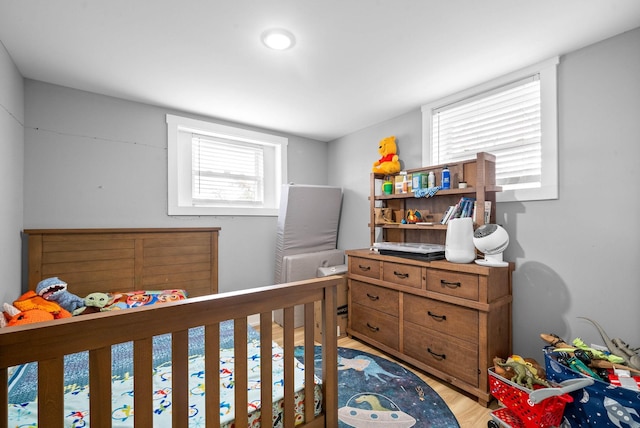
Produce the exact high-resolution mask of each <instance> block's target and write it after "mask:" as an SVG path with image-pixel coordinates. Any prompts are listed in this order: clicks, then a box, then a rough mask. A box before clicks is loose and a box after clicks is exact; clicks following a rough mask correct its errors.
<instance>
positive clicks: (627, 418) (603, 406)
mask: <svg viewBox="0 0 640 428" xmlns="http://www.w3.org/2000/svg"><path fill="white" fill-rule="evenodd" d="M544 356H545V367H546V373H547V379H549V380H551V381H553V382H563V383H564V382H567V381H568V380H571V379H584V378H586V376H584V375H582V374H580V373H578V372H575V371H573V370H572V369H571V368H569V367H567V366H565V365H564V364H561V363H560V362H559V361H558V360H557V357H558V353H557V352H554V351H553V348H552V347H547V348H544ZM571 396H572V397H573V399H574V400H573V402H572V403H568V404H567V407H566V409H565V413H564V418H565V420H566V422H567V423H565V426H570V427H571V428H616V427H617V428H620V427H624V428H628V427H632V426H634V427H637V426H639V425H640V392H638V391H634V390H632V389H628V388H624V387H622V386H616V385H614V384H612V383H606V382H603V381H600V380H595V381H594V382H593V384H592V385H590V386H587V387H585V388H584V391H575V392H572V393H571Z"/></svg>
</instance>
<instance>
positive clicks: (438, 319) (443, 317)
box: [427, 311, 447, 321]
mask: <svg viewBox="0 0 640 428" xmlns="http://www.w3.org/2000/svg"><path fill="white" fill-rule="evenodd" d="M427 315H429V316H430V317H431V318H433V319H434V320H437V321H446V320H447V316H446V315H436V314H434V313H433V312H431V311H427Z"/></svg>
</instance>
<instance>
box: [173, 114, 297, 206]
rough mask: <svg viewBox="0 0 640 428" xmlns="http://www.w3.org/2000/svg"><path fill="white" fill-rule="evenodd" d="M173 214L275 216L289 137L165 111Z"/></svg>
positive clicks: (283, 177)
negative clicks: (167, 113)
mask: <svg viewBox="0 0 640 428" xmlns="http://www.w3.org/2000/svg"><path fill="white" fill-rule="evenodd" d="M167 132H168V161H169V162H168V179H169V194H168V200H169V206H168V212H169V215H267V216H277V215H278V209H279V204H280V191H281V187H282V184H283V183H286V179H287V174H286V164H287V162H286V155H287V143H288V140H287V139H286V138H284V137H279V136H275V135H270V134H265V133H262V132H256V131H250V130H247V129H242V128H236V127H232V126H225V125H219V124H216V123H210V122H204V121H200V120H194V119H188V118H183V117H178V116H173V115H167Z"/></svg>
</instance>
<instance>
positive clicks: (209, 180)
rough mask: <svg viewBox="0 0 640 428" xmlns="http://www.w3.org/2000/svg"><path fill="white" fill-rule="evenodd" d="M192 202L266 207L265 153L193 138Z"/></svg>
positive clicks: (220, 140)
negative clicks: (263, 205) (260, 205)
mask: <svg viewBox="0 0 640 428" xmlns="http://www.w3.org/2000/svg"><path fill="white" fill-rule="evenodd" d="M191 141H192V198H193V201H194V203H200V204H206V203H207V201H216V203H220V202H228V203H230V204H238V203H240V204H262V202H263V200H264V153H263V148H262V147H261V146H260V145H255V144H251V143H246V142H240V141H229V140H225V139H223V138H216V137H210V136H203V135H197V134H193V136H192V140H191Z"/></svg>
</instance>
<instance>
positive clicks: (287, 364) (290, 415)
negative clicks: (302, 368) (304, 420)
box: [282, 306, 296, 427]
mask: <svg viewBox="0 0 640 428" xmlns="http://www.w3.org/2000/svg"><path fill="white" fill-rule="evenodd" d="M294 314H295V312H294V307H293V306H289V307H286V308H284V315H283V318H284V347H283V348H284V390H285V391H293V390H294V387H295V379H294V369H295V365H294V362H295V355H294V352H295V351H294V347H295V339H294V327H293V326H294V324H295V316H294ZM295 404H296V403H295V400H294V397H289V399H285V401H284V413H283V421H282V423H283V426H285V427H290V426H291V427H292V426H294V422H295V414H296V413H295Z"/></svg>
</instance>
